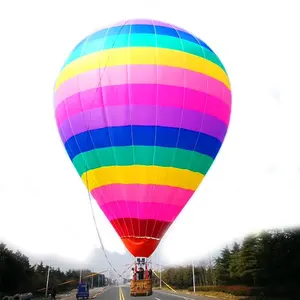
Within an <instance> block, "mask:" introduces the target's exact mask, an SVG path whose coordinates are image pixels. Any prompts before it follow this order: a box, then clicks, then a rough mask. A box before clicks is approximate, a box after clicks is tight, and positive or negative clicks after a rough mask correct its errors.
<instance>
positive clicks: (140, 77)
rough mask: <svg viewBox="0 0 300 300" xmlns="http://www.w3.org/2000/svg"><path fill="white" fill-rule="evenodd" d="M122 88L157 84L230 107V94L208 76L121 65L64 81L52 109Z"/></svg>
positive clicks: (189, 72) (222, 84)
mask: <svg viewBox="0 0 300 300" xmlns="http://www.w3.org/2000/svg"><path fill="white" fill-rule="evenodd" d="M126 84H155V85H156V84H161V85H170V86H177V87H182V86H185V88H187V89H191V90H195V91H200V92H204V93H206V94H208V95H211V96H214V97H216V98H219V99H221V100H222V101H224V102H225V103H226V104H227V105H229V106H231V91H230V90H229V89H228V88H227V87H226V86H225V84H224V83H222V82H221V81H218V80H217V79H214V78H212V77H210V76H207V75H204V74H201V73H197V72H194V71H190V70H184V69H180V68H174V67H168V66H160V65H122V66H115V67H108V68H106V69H96V70H91V71H88V72H85V73H82V74H79V75H77V76H74V77H72V78H70V79H69V80H67V81H65V82H64V83H63V84H62V85H61V86H60V87H59V88H58V90H57V91H56V93H55V97H54V106H55V108H56V107H57V106H58V105H59V104H60V103H61V102H62V101H63V100H65V99H66V98H69V97H70V96H72V95H74V94H77V93H79V92H84V91H86V90H91V89H95V88H99V87H102V88H103V87H106V86H115V85H126Z"/></svg>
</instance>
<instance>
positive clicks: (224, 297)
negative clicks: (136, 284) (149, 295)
mask: <svg viewBox="0 0 300 300" xmlns="http://www.w3.org/2000/svg"><path fill="white" fill-rule="evenodd" d="M153 289H156V290H159V289H160V288H153ZM161 289H162V290H163V291H170V289H169V288H167V287H162V288H161ZM176 292H179V293H184V294H188V295H193V294H194V293H193V292H189V291H188V290H176ZM196 295H198V296H206V297H211V298H216V299H221V300H240V299H242V297H241V296H233V295H231V294H227V293H222V292H196Z"/></svg>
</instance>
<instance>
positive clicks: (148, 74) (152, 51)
mask: <svg viewBox="0 0 300 300" xmlns="http://www.w3.org/2000/svg"><path fill="white" fill-rule="evenodd" d="M54 102H55V118H56V123H57V127H58V130H59V134H60V137H61V140H62V142H63V143H64V146H65V149H66V151H67V153H68V155H69V157H70V159H71V161H72V163H73V165H74V167H75V168H76V170H77V172H78V174H79V175H80V177H81V178H82V180H83V182H84V184H85V185H86V186H87V188H88V190H89V191H90V193H91V195H92V196H93V198H94V199H95V201H96V202H97V203H98V205H99V207H100V208H101V210H102V211H103V212H104V214H105V215H106V217H107V218H108V220H109V221H110V223H111V225H112V226H113V227H114V229H115V230H116V232H117V233H118V235H119V236H120V238H121V239H122V241H123V243H124V245H125V247H126V248H127V249H128V251H129V252H130V253H131V254H132V255H133V256H134V257H145V258H148V257H149V256H151V254H152V253H153V252H154V251H155V249H156V248H157V246H158V244H159V243H160V241H161V239H162V238H163V236H164V235H165V233H166V231H167V230H168V228H169V227H170V226H171V224H172V223H173V222H174V220H175V219H176V217H177V216H178V214H179V213H180V212H181V210H182V209H183V208H184V206H185V205H186V203H187V202H188V201H189V199H190V198H191V197H192V196H193V194H194V192H195V191H196V189H197V188H198V186H199V185H200V183H201V182H202V180H203V178H204V176H205V175H206V174H207V172H208V170H209V168H210V166H211V165H212V163H213V161H214V159H215V158H216V156H217V154H218V152H219V150H220V147H221V145H222V143H223V141H224V138H225V135H226V132H227V128H228V125H229V120H230V113H231V89H230V82H229V78H228V75H227V73H226V70H225V68H224V66H223V64H222V63H221V61H220V59H219V58H218V56H217V55H216V54H215V53H214V52H213V50H212V49H211V48H210V47H209V46H208V45H207V44H205V43H204V42H203V41H202V40H200V39H199V38H197V37H195V36H194V35H193V34H191V33H189V32H187V31H186V30H184V29H181V28H179V27H176V26H173V25H170V24H166V23H163V22H159V21H153V20H140V19H139V20H127V21H124V22H121V23H117V24H114V25H112V26H109V27H105V28H103V29H101V30H98V31H96V32H94V33H92V34H90V35H89V36H87V37H86V38H84V39H83V40H82V41H80V43H79V44H78V45H77V46H76V47H75V48H74V49H73V51H72V52H71V53H70V55H69V57H68V58H67V60H66V62H65V64H64V65H63V68H62V70H61V72H60V74H59V75H58V78H57V80H56V83H55V93H54Z"/></svg>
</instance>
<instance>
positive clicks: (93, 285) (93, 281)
mask: <svg viewBox="0 0 300 300" xmlns="http://www.w3.org/2000/svg"><path fill="white" fill-rule="evenodd" d="M92 272H93V273H92V275H93V276H92V286H91V288H94V271H93V270H92Z"/></svg>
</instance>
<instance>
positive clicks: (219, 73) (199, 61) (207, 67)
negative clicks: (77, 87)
mask: <svg viewBox="0 0 300 300" xmlns="http://www.w3.org/2000/svg"><path fill="white" fill-rule="evenodd" d="M127 64H128V65H130V64H137V65H143V64H145V65H164V66H170V67H177V68H183V69H188V70H191V71H194V72H198V73H202V74H205V75H208V76H210V77H213V78H215V79H217V80H219V81H221V82H223V83H224V84H225V85H226V86H227V87H228V88H229V89H230V83H229V79H228V76H227V74H226V73H225V72H224V70H223V69H222V68H220V67H219V66H217V65H216V64H214V63H212V62H210V61H209V60H206V59H204V58H202V57H199V56H196V55H193V54H189V53H186V52H182V51H178V50H171V49H163V48H153V47H143V48H141V47H130V48H117V49H109V50H105V51H100V52H95V53H93V54H89V55H85V56H83V57H81V58H79V59H77V60H75V61H73V62H72V63H70V64H68V65H67V66H66V67H65V68H64V69H63V70H62V71H61V73H60V74H59V77H58V79H57V81H56V85H55V90H57V89H58V88H59V86H60V85H61V84H62V83H63V82H65V81H67V80H68V79H70V78H72V77H74V76H76V75H78V74H81V73H84V72H87V71H90V70H94V69H100V68H105V67H111V66H120V65H127ZM99 82H100V79H99Z"/></svg>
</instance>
